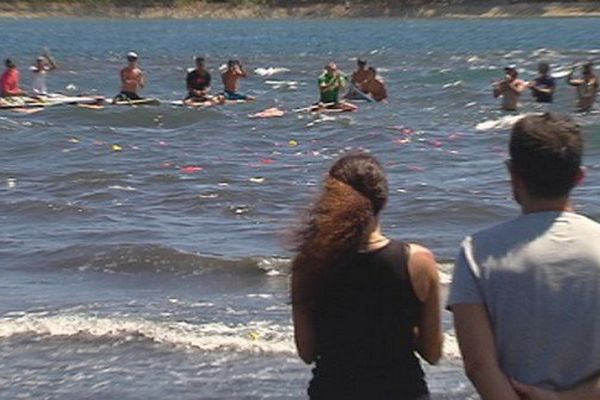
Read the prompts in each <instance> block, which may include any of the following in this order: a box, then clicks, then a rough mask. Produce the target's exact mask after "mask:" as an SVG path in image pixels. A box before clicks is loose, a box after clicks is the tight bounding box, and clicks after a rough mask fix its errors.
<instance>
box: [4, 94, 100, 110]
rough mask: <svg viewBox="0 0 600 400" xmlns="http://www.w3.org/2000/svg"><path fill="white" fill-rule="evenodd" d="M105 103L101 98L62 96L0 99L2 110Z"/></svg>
mask: <svg viewBox="0 0 600 400" xmlns="http://www.w3.org/2000/svg"><path fill="white" fill-rule="evenodd" d="M102 102H104V97H99V96H64V95H61V94H50V95H46V96H39V97H29V96H23V97H5V98H2V99H0V109H15V108H23V109H28V108H41V107H52V106H60V105H77V104H101V103H102Z"/></svg>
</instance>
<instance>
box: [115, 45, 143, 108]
mask: <svg viewBox="0 0 600 400" xmlns="http://www.w3.org/2000/svg"><path fill="white" fill-rule="evenodd" d="M137 60H138V55H137V54H136V53H134V52H133V51H130V52H129V53H127V62H128V65H127V67H125V68H123V69H122V70H121V93H119V94H118V95H117V96H116V97H115V99H114V101H129V100H141V99H142V98H141V97H140V96H139V95H138V90H140V89H141V88H143V87H144V83H145V82H144V72H143V71H142V70H141V69H140V68H139V67H138V65H137Z"/></svg>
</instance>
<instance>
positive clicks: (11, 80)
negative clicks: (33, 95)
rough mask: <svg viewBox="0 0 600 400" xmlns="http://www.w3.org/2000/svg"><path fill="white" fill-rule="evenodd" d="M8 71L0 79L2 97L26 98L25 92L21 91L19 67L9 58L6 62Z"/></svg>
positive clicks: (0, 94)
mask: <svg viewBox="0 0 600 400" xmlns="http://www.w3.org/2000/svg"><path fill="white" fill-rule="evenodd" d="M4 65H5V66H6V70H5V71H4V73H3V74H2V76H1V77H0V96H1V97H11V96H26V95H27V93H25V92H24V91H23V90H21V87H20V84H21V73H20V72H19V70H18V69H17V65H16V64H15V63H14V62H13V61H12V60H11V59H9V58H7V59H6V60H5V61H4Z"/></svg>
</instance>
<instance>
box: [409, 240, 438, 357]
mask: <svg viewBox="0 0 600 400" xmlns="http://www.w3.org/2000/svg"><path fill="white" fill-rule="evenodd" d="M408 271H409V275H410V279H411V282H412V285H413V288H414V291H415V294H416V295H417V298H418V299H419V300H421V301H422V302H423V309H422V314H421V319H420V321H419V325H418V327H417V328H418V329H417V332H416V334H417V338H416V339H417V352H418V353H419V354H420V355H421V357H423V358H424V359H425V360H426V361H427V362H428V363H430V364H436V363H437V362H438V361H439V359H440V357H441V356H442V343H443V341H444V337H443V335H442V322H441V315H440V314H441V309H440V286H439V276H438V270H437V263H436V262H435V257H434V255H433V254H432V253H431V252H430V251H429V250H428V249H426V248H425V247H422V246H419V245H416V244H411V245H410V258H409V261H408Z"/></svg>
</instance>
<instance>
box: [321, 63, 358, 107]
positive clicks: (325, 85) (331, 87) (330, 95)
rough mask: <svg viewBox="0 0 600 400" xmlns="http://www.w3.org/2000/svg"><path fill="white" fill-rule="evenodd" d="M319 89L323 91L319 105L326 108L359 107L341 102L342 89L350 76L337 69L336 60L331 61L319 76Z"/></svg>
mask: <svg viewBox="0 0 600 400" xmlns="http://www.w3.org/2000/svg"><path fill="white" fill-rule="evenodd" d="M318 82H319V91H320V93H321V96H320V99H319V103H318V105H320V106H321V105H322V106H323V107H325V108H344V109H346V108H347V109H348V110H350V109H357V108H358V107H356V106H355V105H353V104H350V103H346V102H343V103H342V102H340V100H339V94H340V90H341V89H343V88H344V86H346V83H347V82H348V78H346V76H344V74H343V73H342V72H341V71H340V70H338V69H337V65H336V64H335V63H334V62H330V63H329V64H327V65H326V66H325V71H324V72H323V73H322V74H321V76H319V80H318Z"/></svg>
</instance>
